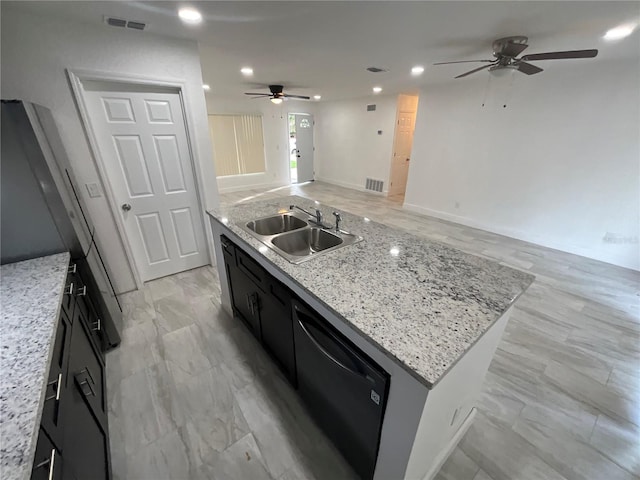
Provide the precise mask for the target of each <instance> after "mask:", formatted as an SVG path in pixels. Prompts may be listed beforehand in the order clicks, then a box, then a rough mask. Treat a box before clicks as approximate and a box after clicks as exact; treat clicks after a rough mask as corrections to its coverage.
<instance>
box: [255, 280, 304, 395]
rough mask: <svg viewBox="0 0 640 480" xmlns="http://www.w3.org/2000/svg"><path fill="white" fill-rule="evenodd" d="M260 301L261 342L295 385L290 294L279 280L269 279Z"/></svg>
mask: <svg viewBox="0 0 640 480" xmlns="http://www.w3.org/2000/svg"><path fill="white" fill-rule="evenodd" d="M261 303H262V309H261V310H260V325H261V328H262V342H263V344H264V346H265V348H266V349H267V350H268V351H269V352H270V353H271V355H272V356H273V357H274V358H275V359H276V360H277V362H278V364H279V365H280V368H282V370H283V372H284V373H285V375H286V376H287V378H288V379H289V381H290V382H291V383H293V384H294V385H295V383H296V373H295V357H294V350H293V322H292V320H291V294H290V293H289V290H288V289H287V288H285V287H284V286H283V285H281V284H280V283H279V282H277V281H275V280H270V282H269V284H268V288H267V293H266V294H264V295H263V296H262V302H261Z"/></svg>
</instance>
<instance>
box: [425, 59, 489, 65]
mask: <svg viewBox="0 0 640 480" xmlns="http://www.w3.org/2000/svg"><path fill="white" fill-rule="evenodd" d="M478 62H491V63H493V62H495V60H460V61H459V62H438V63H434V65H449V64H450V63H478Z"/></svg>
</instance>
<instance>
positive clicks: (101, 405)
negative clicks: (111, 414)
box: [67, 309, 107, 425]
mask: <svg viewBox="0 0 640 480" xmlns="http://www.w3.org/2000/svg"><path fill="white" fill-rule="evenodd" d="M74 316H75V317H76V320H75V321H74V325H73V332H72V335H71V348H70V356H69V372H68V375H67V388H68V389H71V388H72V387H73V384H74V382H75V383H76V385H77V386H79V387H80V388H81V390H82V391H84V392H85V394H86V395H85V396H86V400H87V403H88V404H89V405H90V406H91V408H92V409H93V410H94V412H95V414H96V416H97V417H98V419H99V420H100V421H101V423H103V424H104V425H106V423H107V422H106V418H107V399H106V395H105V390H106V388H105V385H106V377H105V375H106V373H105V366H104V361H103V359H102V356H101V354H100V352H99V351H98V349H97V348H96V346H95V345H94V343H93V342H92V341H91V340H90V336H91V335H90V332H89V329H88V328H87V326H86V324H85V321H84V320H82V319H81V318H80V310H79V309H76V314H75V315H74Z"/></svg>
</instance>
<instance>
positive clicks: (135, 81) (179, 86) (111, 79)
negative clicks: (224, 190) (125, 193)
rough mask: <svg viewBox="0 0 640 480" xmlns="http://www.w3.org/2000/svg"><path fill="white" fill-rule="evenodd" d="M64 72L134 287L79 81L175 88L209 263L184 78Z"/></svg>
mask: <svg viewBox="0 0 640 480" xmlns="http://www.w3.org/2000/svg"><path fill="white" fill-rule="evenodd" d="M66 70H67V75H68V76H69V81H70V83H71V90H72V91H73V95H74V97H75V100H76V105H77V106H78V111H79V113H80V118H81V119H82V124H83V126H84V130H85V132H86V134H87V139H88V140H89V149H90V150H91V153H92V156H93V159H94V164H95V166H96V168H97V170H98V176H99V178H100V181H101V182H102V186H103V189H104V193H105V197H106V199H107V203H108V205H109V207H110V209H111V216H112V218H113V220H114V221H115V224H116V228H117V232H118V236H119V237H120V241H121V242H122V245H123V247H124V251H125V256H126V258H127V262H128V264H129V268H130V269H131V272H132V274H133V278H134V280H135V283H136V287H137V288H138V289H140V288H142V287H143V286H144V282H143V281H142V277H141V276H140V272H139V271H138V267H137V266H136V262H135V260H134V257H133V250H132V248H131V245H130V243H129V239H128V237H127V235H126V233H125V228H124V222H123V221H122V218H121V216H120V211H119V208H120V207H119V204H118V202H117V201H116V196H115V194H114V190H113V186H112V185H111V182H110V181H109V177H108V175H107V171H106V168H105V161H104V158H103V156H102V153H101V152H100V148H99V146H98V141H97V136H96V133H95V131H94V129H93V126H92V124H91V120H90V116H89V109H88V107H87V100H86V98H85V89H84V86H83V84H82V82H83V81H98V82H108V83H121V84H124V85H125V86H126V85H138V86H140V85H142V86H145V87H150V88H153V87H163V88H174V89H176V90H177V93H178V95H179V97H180V103H181V105H182V113H183V116H184V122H185V125H184V127H185V130H186V133H187V145H188V147H189V154H190V157H191V158H190V161H191V165H192V167H193V173H194V176H195V182H194V184H195V189H196V198H197V199H198V204H199V206H200V212H198V213H199V214H200V215H199V220H200V222H201V224H202V228H203V229H204V232H205V238H206V240H207V241H206V244H207V254H208V256H209V263H211V261H212V238H211V232H210V229H208V228H207V226H206V225H207V224H206V222H205V218H204V215H205V212H206V204H205V202H204V195H203V194H202V192H204V185H203V184H202V178H203V176H202V171H201V169H200V162H199V161H197V160H198V159H199V155H198V153H197V150H196V145H197V142H196V140H195V137H194V135H193V131H192V129H190V128H189V125H190V124H192V123H193V120H192V119H193V116H192V113H191V111H190V109H189V106H188V105H189V104H188V102H187V101H186V92H185V87H186V82H185V81H184V80H180V79H159V78H152V77H145V76H139V75H129V74H120V73H112V72H104V71H98V70H85V69H75V68H74V69H69V68H67V69H66Z"/></svg>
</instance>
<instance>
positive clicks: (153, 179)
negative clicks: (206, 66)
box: [85, 83, 208, 281]
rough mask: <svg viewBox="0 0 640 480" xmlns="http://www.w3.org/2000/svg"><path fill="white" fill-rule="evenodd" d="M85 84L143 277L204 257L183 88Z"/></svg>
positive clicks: (196, 262) (202, 262) (197, 263)
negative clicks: (180, 91) (182, 98)
mask: <svg viewBox="0 0 640 480" xmlns="http://www.w3.org/2000/svg"><path fill="white" fill-rule="evenodd" d="M132 90H133V91H129V90H127V86H124V85H121V86H118V84H110V85H108V86H107V85H106V84H104V83H101V84H98V83H96V84H95V85H94V84H91V83H89V84H85V92H86V95H85V98H86V101H87V109H88V113H89V118H90V122H91V124H92V127H93V131H94V133H95V136H96V140H97V143H98V146H99V149H100V155H101V157H102V161H103V163H104V168H105V171H106V174H107V176H108V180H109V183H110V185H111V188H112V191H113V194H114V196H115V199H116V201H117V202H118V204H119V205H120V208H119V209H118V212H117V215H120V216H121V217H122V221H123V224H124V229H125V234H126V236H127V240H128V243H129V245H130V248H131V251H132V255H133V257H134V261H135V264H136V267H137V269H138V272H139V274H140V277H141V279H142V280H143V281H147V280H152V279H154V278H158V277H163V276H166V275H171V274H173V273H177V272H181V271H184V270H188V269H191V268H195V267H199V266H202V265H205V264H207V263H208V255H207V251H206V244H205V235H204V230H203V225H202V215H201V211H200V205H199V202H198V196H197V192H196V186H195V179H194V173H193V167H192V161H191V152H190V150H189V145H188V141H187V133H186V127H185V121H184V117H183V113H182V104H181V99H180V95H179V94H178V92H177V91H175V92H173V91H165V92H162V93H159V92H154V91H144V90H145V89H144V88H140V87H138V86H136V87H132Z"/></svg>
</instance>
